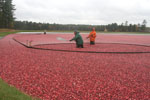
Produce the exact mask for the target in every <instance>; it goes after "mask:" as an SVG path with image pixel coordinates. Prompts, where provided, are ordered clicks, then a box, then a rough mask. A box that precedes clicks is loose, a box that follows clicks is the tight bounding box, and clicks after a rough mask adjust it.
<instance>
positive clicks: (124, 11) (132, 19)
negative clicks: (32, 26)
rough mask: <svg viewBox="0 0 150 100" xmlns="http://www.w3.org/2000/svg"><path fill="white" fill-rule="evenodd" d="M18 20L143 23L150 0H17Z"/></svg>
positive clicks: (149, 23) (15, 1)
mask: <svg viewBox="0 0 150 100" xmlns="http://www.w3.org/2000/svg"><path fill="white" fill-rule="evenodd" d="M13 3H14V4H15V6H16V9H17V10H16V11H15V16H16V18H17V20H30V21H36V22H48V23H60V24H92V25H94V24H100V25H101V24H110V23H113V22H117V23H119V24H121V23H122V22H125V21H126V20H127V21H128V22H129V23H132V24H137V23H142V21H143V20H144V19H146V20H147V22H148V26H150V12H149V11H150V6H149V4H150V0H14V1H13Z"/></svg>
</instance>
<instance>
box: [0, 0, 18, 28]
mask: <svg viewBox="0 0 150 100" xmlns="http://www.w3.org/2000/svg"><path fill="white" fill-rule="evenodd" d="M14 10H15V9H14V5H12V0H0V28H13V23H14Z"/></svg>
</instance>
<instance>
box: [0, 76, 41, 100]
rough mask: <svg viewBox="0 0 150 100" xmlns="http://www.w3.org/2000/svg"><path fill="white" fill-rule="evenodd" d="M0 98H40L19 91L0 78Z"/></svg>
mask: <svg viewBox="0 0 150 100" xmlns="http://www.w3.org/2000/svg"><path fill="white" fill-rule="evenodd" d="M0 100H40V99H38V98H34V97H31V96H28V95H27V94H25V93H23V92H20V91H19V90H18V89H16V88H15V87H14V86H11V85H8V84H7V83H6V82H5V81H3V80H2V79H1V78H0Z"/></svg>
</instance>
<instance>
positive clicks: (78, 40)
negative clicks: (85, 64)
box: [69, 31, 83, 48]
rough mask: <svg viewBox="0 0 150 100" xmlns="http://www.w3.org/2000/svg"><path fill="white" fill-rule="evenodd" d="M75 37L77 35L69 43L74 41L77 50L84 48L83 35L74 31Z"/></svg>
mask: <svg viewBox="0 0 150 100" xmlns="http://www.w3.org/2000/svg"><path fill="white" fill-rule="evenodd" d="M74 35H75V37H74V38H72V39H71V40H69V41H73V40H74V41H75V42H76V47H77V48H83V39H82V37H81V35H80V34H79V32H78V31H74Z"/></svg>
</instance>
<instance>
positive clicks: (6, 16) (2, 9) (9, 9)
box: [0, 0, 147, 32]
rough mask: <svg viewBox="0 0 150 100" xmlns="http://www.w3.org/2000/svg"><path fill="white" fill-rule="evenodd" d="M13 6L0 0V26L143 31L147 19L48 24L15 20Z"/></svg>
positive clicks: (6, 1)
mask: <svg viewBox="0 0 150 100" xmlns="http://www.w3.org/2000/svg"><path fill="white" fill-rule="evenodd" d="M14 11H15V6H14V5H13V4H12V0H0V28H13V29H17V30H60V31H63V30H65V31H66V30H67V31H72V30H80V31H90V30H91V28H92V27H95V28H96V30H97V31H114V32H116V31H118V32H144V31H146V24H147V21H146V20H143V22H142V23H139V24H128V21H126V22H125V23H122V24H120V25H119V24H117V23H112V24H108V25H76V24H56V23H53V24H49V23H37V22H31V21H17V20H15V18H14Z"/></svg>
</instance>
